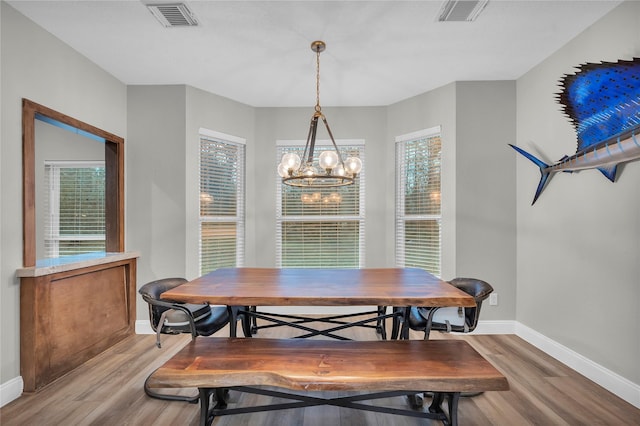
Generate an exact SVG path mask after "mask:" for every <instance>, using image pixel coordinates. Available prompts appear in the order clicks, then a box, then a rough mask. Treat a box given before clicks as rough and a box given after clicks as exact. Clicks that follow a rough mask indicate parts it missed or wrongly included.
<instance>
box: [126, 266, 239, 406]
mask: <svg viewBox="0 0 640 426" xmlns="http://www.w3.org/2000/svg"><path fill="white" fill-rule="evenodd" d="M186 282H187V280H186V279H184V278H164V279H160V280H156V281H152V282H149V283H147V284H145V285H143V286H142V287H140V290H138V292H139V293H140V294H141V295H142V299H143V300H144V301H145V302H147V303H148V304H149V321H150V322H151V328H152V329H153V331H155V332H156V346H158V347H159V348H160V347H161V343H160V335H161V334H180V333H191V337H192V339H195V338H196V337H197V336H211V335H212V334H214V333H216V332H217V331H219V330H221V329H222V328H223V327H224V326H226V325H227V324H229V311H228V310H227V308H226V307H225V306H210V305H209V304H206V303H205V304H189V303H177V302H173V301H170V300H165V299H162V298H161V297H160V295H161V294H162V293H164V292H165V291H168V290H170V289H172V288H174V287H177V286H179V285H180V284H184V283H186ZM245 318H246V317H245V316H244V315H239V316H238V320H239V321H241V323H242V328H243V332H244V335H245V336H247V337H249V336H250V334H249V325H248V323H247V322H246V321H245ZM234 326H235V325H234ZM148 379H149V378H148V377H147V380H145V383H144V391H145V393H146V394H147V395H149V396H150V397H152V398H157V399H164V400H170V401H186V402H191V403H196V402H197V401H198V399H199V397H198V396H197V395H196V396H183V395H167V394H164V393H158V392H155V391H153V390H151V389H150V388H149V387H148V383H147V381H148Z"/></svg>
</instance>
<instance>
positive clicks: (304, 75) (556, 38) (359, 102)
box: [8, 0, 620, 107]
mask: <svg viewBox="0 0 640 426" xmlns="http://www.w3.org/2000/svg"><path fill="white" fill-rule="evenodd" d="M152 2H153V1H149V3H152ZM160 2H161V1H158V2H157V3H160ZM165 2H166V1H165ZM8 3H9V4H10V5H11V6H13V7H14V8H16V9H17V10H18V11H19V12H21V13H22V14H24V15H26V16H27V17H29V18H30V19H32V20H33V21H34V22H35V23H37V24H38V25H40V26H41V27H43V28H44V29H46V30H47V31H49V32H50V33H52V34H53V35H55V36H56V37H58V38H60V39H61V40H62V41H64V42H65V43H67V44H68V45H70V46H71V47H73V48H74V49H75V50H77V51H78V52H80V53H81V54H83V55H85V56H86V57H88V58H89V59H90V60H92V61H93V62H95V63H96V64H97V65H99V66H100V67H101V68H103V69H105V70H106V71H108V72H109V73H111V74H112V75H113V76H115V77H116V78H117V79H119V80H120V81H122V82H123V83H126V84H132V85H134V84H188V85H191V86H194V87H197V88H200V89H203V90H206V91H209V92H212V93H216V94H218V95H221V96H225V97H228V98H231V99H234V100H236V101H239V102H242V103H245V104H248V105H252V106H257V107H260V106H308V105H313V104H314V103H315V53H314V52H312V51H311V49H310V47H309V46H310V44H311V42H312V41H314V40H318V39H320V40H324V41H325V42H326V43H327V50H326V51H325V52H324V53H322V54H321V57H320V64H321V65H320V73H321V83H320V102H321V104H322V105H323V106H370V105H371V106H373V105H389V104H392V103H394V102H397V101H400V100H403V99H406V98H409V97H412V96H415V95H417V94H420V93H424V92H426V91H429V90H431V89H434V88H437V87H440V86H443V85H445V84H448V83H450V82H452V81H470V80H503V79H507V80H511V79H516V78H518V77H520V76H522V75H523V74H524V73H526V72H527V71H528V70H530V69H531V68H532V67H534V66H535V65H537V64H538V63H540V62H541V61H542V60H543V59H545V58H546V57H548V56H549V55H550V54H552V53H553V52H554V51H556V50H557V49H559V48H560V47H561V46H563V45H564V44H566V43H567V42H568V41H569V40H571V39H572V38H573V37H575V36H576V35H578V34H579V33H580V32H582V31H583V30H584V29H585V28H587V27H588V26H589V25H591V24H592V23H594V22H595V21H597V20H598V19H599V18H601V17H602V16H604V15H605V14H606V13H607V12H609V11H610V10H611V9H613V8H614V7H615V6H616V5H618V4H619V3H620V2H619V1H597V0H589V1H570V0H563V1H539V0H538V1H526V0H517V1H505V0H491V1H490V2H489V4H488V5H487V7H486V8H485V10H484V11H483V12H482V14H481V15H480V17H479V18H478V19H477V21H475V22H472V23H470V22H437V20H436V18H437V15H438V12H439V10H440V8H441V6H442V3H443V2H442V1H204V0H200V1H185V2H184V3H186V4H187V5H188V6H189V8H190V9H191V10H192V11H193V13H194V14H195V15H196V17H197V19H198V21H199V23H200V25H199V26H197V27H191V28H164V27H163V26H161V25H160V23H159V22H158V21H156V19H155V18H154V17H153V16H152V14H151V13H150V12H149V11H148V9H147V8H146V6H145V4H144V3H143V2H141V1H137V0H126V1H117V0H110V1H95V0H84V1H58V0H48V1H29V0H19V1H8ZM576 65H577V64H576ZM567 71H571V70H567ZM558 77H560V76H558Z"/></svg>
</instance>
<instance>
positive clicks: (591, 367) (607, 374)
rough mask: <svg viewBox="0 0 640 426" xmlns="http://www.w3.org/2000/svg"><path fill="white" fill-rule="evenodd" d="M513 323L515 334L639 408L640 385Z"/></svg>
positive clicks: (522, 325) (529, 329) (532, 330)
mask: <svg viewBox="0 0 640 426" xmlns="http://www.w3.org/2000/svg"><path fill="white" fill-rule="evenodd" d="M514 323H515V334H516V335H517V336H518V337H520V338H521V339H523V340H525V341H527V342H528V343H530V344H532V345H533V346H535V347H536V348H538V349H540V350H541V351H543V352H545V353H546V354H548V355H550V356H552V357H553V358H555V359H557V360H558V361H560V362H561V363H563V364H565V365H566V366H568V367H570V368H572V369H574V370H575V371H577V372H578V373H580V374H582V375H583V376H585V377H586V378H588V379H589V380H591V381H593V382H595V383H597V384H599V385H600V386H602V387H603V388H605V389H607V390H608V391H609V392H611V393H613V394H615V395H616V396H618V397H619V398H622V399H624V400H625V401H627V402H628V403H629V404H631V405H633V406H635V407H637V408H640V385H638V384H637V383H633V382H632V381H630V380H628V379H626V378H624V377H622V376H620V375H619V374H617V373H615V372H613V371H611V370H609V369H607V368H605V367H603V366H601V365H600V364H597V363H595V362H593V361H591V360H590V359H588V358H586V357H584V356H582V355H580V354H579V353H577V352H576V351H574V350H572V349H569V348H567V347H566V346H564V345H561V344H560V343H558V342H556V341H554V340H551V339H549V338H548V337H546V336H544V335H543V334H540V333H538V332H537V331H535V330H534V329H532V328H529V327H527V326H526V325H524V324H521V323H519V322H517V321H515V322H514Z"/></svg>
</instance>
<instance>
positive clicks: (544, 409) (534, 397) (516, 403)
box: [0, 328, 640, 426]
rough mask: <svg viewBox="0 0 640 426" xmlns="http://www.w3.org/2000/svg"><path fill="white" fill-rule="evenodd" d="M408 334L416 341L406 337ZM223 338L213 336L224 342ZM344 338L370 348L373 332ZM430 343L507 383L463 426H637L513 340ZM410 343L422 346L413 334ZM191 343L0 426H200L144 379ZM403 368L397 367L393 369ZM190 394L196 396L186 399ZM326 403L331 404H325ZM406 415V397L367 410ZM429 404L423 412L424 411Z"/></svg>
mask: <svg viewBox="0 0 640 426" xmlns="http://www.w3.org/2000/svg"><path fill="white" fill-rule="evenodd" d="M292 333H295V331H291V330H290V329H285V328H273V329H268V330H260V331H259V333H258V337H290V336H291V335H292ZM412 333H413V332H412ZM226 335H228V332H227V330H226V329H223V330H221V331H220V332H218V333H217V334H216V336H226ZM343 335H345V336H348V337H352V338H355V339H359V340H375V339H378V338H379V336H377V335H376V334H375V332H374V331H373V330H371V329H357V330H354V329H351V330H350V331H345V332H343ZM431 337H432V338H435V339H441V338H455V339H465V340H467V341H469V342H470V343H471V344H472V345H473V346H474V347H475V348H476V350H478V351H479V352H480V353H481V354H482V355H483V356H484V357H485V358H486V359H488V360H489V361H490V362H491V363H493V364H494V365H495V366H496V368H498V369H499V370H500V371H501V372H502V373H503V374H504V375H505V376H506V377H507V378H508V380H509V384H510V387H511V389H510V390H509V391H506V392H485V393H483V394H480V395H477V396H473V397H464V398H461V399H460V405H459V423H460V425H462V426H464V425H509V426H512V425H518V426H519V425H587V424H588V425H640V410H638V409H637V408H635V407H633V406H632V405H631V404H628V403H626V402H625V401H623V400H621V399H620V398H618V397H616V396H615V395H613V394H611V393H610V392H608V391H606V390H605V389H603V388H602V387H600V386H598V385H596V384H595V383H593V382H591V381H590V380H588V379H586V378H584V377H583V376H581V375H579V374H577V373H576V372H574V371H573V370H571V369H570V368H568V367H566V366H564V365H563V364H561V363H559V362H558V361H556V360H554V359H553V358H551V357H549V356H548V355H546V354H544V353H543V352H541V351H539V350H538V349H536V348H534V347H533V346H531V345H530V344H528V343H526V342H525V341H523V340H522V339H520V338H519V337H517V336H515V335H478V336H460V335H445V334H440V333H432V336H431ZM412 338H416V339H419V338H422V336H421V333H415V334H413V335H412ZM189 339H190V336H187V335H180V336H167V335H163V336H162V349H158V348H156V347H155V336H150V335H136V336H132V337H130V338H127V339H126V340H124V341H122V342H120V343H119V344H117V345H116V346H114V347H112V348H111V349H109V350H107V351H106V352H104V353H102V354H100V355H99V356H97V357H95V358H94V359H92V360H90V361H88V362H86V363H85V364H83V365H82V366H80V367H79V368H77V369H76V370H74V371H72V372H70V373H68V374H67V375H66V376H64V377H62V378H60V379H58V380H57V381H55V382H54V383H52V384H50V385H49V386H47V387H46V388H44V389H42V390H41V391H39V392H38V393H36V394H29V395H26V394H25V395H23V396H21V397H20V398H18V399H17V400H15V401H13V402H11V403H9V404H7V405H6V406H4V407H2V408H1V409H0V424H1V425H2V426H14V425H20V426H25V425H65V426H70V425H145V426H146V425H197V424H198V415H199V407H198V405H194V404H188V403H184V402H168V401H160V400H155V399H151V398H148V397H147V396H146V395H145V393H144V391H143V383H144V380H145V378H146V377H147V376H148V375H149V374H150V373H151V372H152V371H153V370H154V369H155V368H157V367H158V366H160V365H161V364H162V363H164V362H165V361H166V360H167V359H168V358H170V357H171V356H172V355H173V354H174V353H175V352H177V351H178V350H179V349H180V348H182V347H183V346H184V345H185V344H186V343H187V342H188V341H189ZM399 362H401V361H399ZM187 393H194V392H192V391H191V390H189V392H187ZM331 396H336V394H335V393H334V394H332V395H331ZM270 400H271V398H270V397H265V396H257V395H250V394H240V393H237V392H233V391H232V392H231V394H230V400H229V406H230V407H234V406H245V405H256V404H263V403H268V402H269V401H270ZM372 403H375V404H384V405H386V406H391V407H393V406H398V407H401V408H406V407H407V400H406V398H405V397H396V398H388V399H385V400H378V401H376V402H372ZM428 403H429V399H428V398H427V400H426V402H425V407H426V406H427V405H428ZM438 424H441V423H440V422H437V421H431V420H425V419H417V418H412V417H406V416H397V415H391V414H379V413H373V412H365V411H359V410H352V409H348V408H338V407H331V406H317V407H307V408H299V409H290V410H282V411H271V412H262V413H253V414H240V415H233V416H224V417H219V418H217V419H216V420H215V421H214V425H215V426H223V425H225V426H239V425H260V426H286V425H295V426H320V425H322V426H332V425H336V426H358V425H374V426H387V425H393V426H405V425H406V426H408V425H438Z"/></svg>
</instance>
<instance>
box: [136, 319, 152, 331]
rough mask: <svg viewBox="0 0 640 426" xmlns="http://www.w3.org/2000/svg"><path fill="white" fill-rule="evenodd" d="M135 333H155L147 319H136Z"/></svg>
mask: <svg viewBox="0 0 640 426" xmlns="http://www.w3.org/2000/svg"><path fill="white" fill-rule="evenodd" d="M136 334H156V332H155V331H153V328H151V323H150V322H149V320H148V319H146V320H137V321H136Z"/></svg>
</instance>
